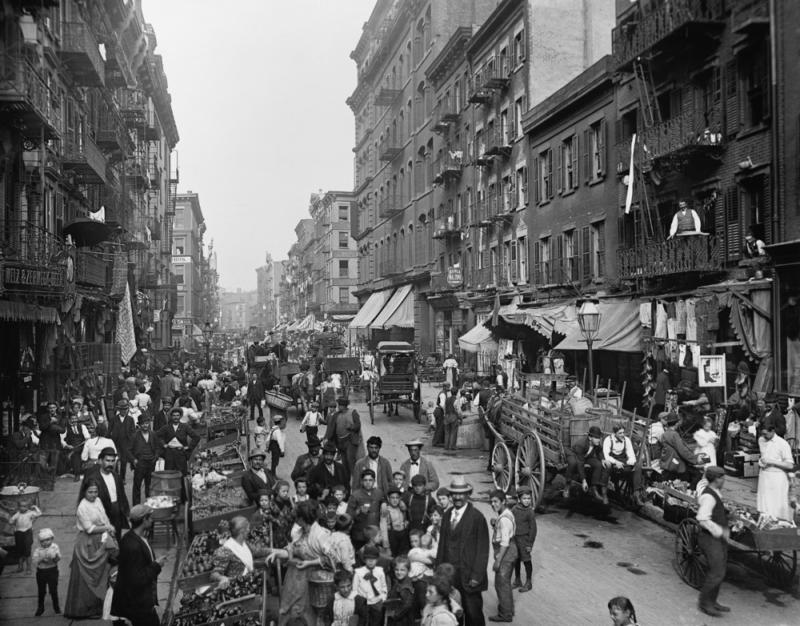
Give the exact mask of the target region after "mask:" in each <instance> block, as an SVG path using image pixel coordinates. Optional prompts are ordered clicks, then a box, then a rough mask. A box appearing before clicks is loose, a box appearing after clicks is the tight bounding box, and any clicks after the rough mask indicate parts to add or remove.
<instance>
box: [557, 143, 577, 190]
mask: <svg viewBox="0 0 800 626" xmlns="http://www.w3.org/2000/svg"><path fill="white" fill-rule="evenodd" d="M576 143H577V142H576V140H575V135H572V136H571V137H567V138H566V139H564V141H562V142H561V152H560V154H559V159H558V174H559V176H558V189H559V191H560V192H563V193H566V192H568V191H571V190H572V189H575V187H577V186H578V150H577V146H576V145H575V144H576Z"/></svg>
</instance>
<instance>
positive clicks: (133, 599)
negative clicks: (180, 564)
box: [111, 504, 168, 626]
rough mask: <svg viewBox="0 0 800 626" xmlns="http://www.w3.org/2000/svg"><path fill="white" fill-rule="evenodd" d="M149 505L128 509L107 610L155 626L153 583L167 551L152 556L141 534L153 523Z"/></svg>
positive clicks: (137, 624)
mask: <svg viewBox="0 0 800 626" xmlns="http://www.w3.org/2000/svg"><path fill="white" fill-rule="evenodd" d="M151 514H152V509H151V508H150V507H149V506H145V505H144V504H137V505H136V506H134V507H133V508H132V509H131V512H130V521H131V532H129V533H126V534H125V536H124V537H123V538H122V539H121V540H120V542H119V570H118V572H117V583H116V585H114V596H113V599H112V600H111V613H112V614H113V615H116V616H117V617H124V618H125V619H127V620H129V621H130V622H131V623H132V624H133V626H158V624H159V623H160V622H159V619H158V613H156V606H158V595H157V593H156V592H157V589H156V583H157V581H158V575H159V574H160V573H161V567H162V566H163V565H164V563H165V562H166V560H167V558H168V557H167V555H164V556H162V557H160V558H159V559H156V558H155V554H154V553H153V549H152V548H151V547H150V544H149V543H148V542H147V539H146V538H145V535H146V534H147V532H148V531H149V530H150V528H151V527H152V526H153V520H152V518H151Z"/></svg>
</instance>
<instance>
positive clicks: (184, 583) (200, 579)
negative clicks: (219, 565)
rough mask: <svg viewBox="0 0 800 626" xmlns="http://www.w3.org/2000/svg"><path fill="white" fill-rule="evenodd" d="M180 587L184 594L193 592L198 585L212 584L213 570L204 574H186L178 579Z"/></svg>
mask: <svg viewBox="0 0 800 626" xmlns="http://www.w3.org/2000/svg"><path fill="white" fill-rule="evenodd" d="M177 584H178V589H180V590H181V591H182V592H183V593H184V594H187V593H191V592H193V591H194V590H195V589H197V588H198V587H202V586H203V585H210V584H211V571H210V570H209V571H207V572H203V573H202V574H195V575H194V576H186V577H184V578H179V579H178V580H177Z"/></svg>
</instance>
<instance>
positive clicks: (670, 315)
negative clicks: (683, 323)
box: [667, 301, 676, 320]
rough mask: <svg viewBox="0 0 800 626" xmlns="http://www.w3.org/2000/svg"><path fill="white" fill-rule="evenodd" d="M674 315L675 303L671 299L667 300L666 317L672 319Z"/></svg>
mask: <svg viewBox="0 0 800 626" xmlns="http://www.w3.org/2000/svg"><path fill="white" fill-rule="evenodd" d="M675 315H676V311H675V303H674V302H673V301H670V302H667V319H671V320H674V319H675Z"/></svg>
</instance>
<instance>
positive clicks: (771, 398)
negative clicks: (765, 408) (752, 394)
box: [764, 391, 778, 404]
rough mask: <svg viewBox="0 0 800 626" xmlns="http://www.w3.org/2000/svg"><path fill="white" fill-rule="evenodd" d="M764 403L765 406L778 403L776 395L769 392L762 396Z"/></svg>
mask: <svg viewBox="0 0 800 626" xmlns="http://www.w3.org/2000/svg"><path fill="white" fill-rule="evenodd" d="M764 402H765V403H766V404H775V403H776V402H778V394H776V393H774V392H772V391H770V392H769V393H768V394H766V395H765V396H764Z"/></svg>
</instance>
